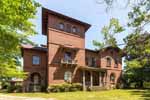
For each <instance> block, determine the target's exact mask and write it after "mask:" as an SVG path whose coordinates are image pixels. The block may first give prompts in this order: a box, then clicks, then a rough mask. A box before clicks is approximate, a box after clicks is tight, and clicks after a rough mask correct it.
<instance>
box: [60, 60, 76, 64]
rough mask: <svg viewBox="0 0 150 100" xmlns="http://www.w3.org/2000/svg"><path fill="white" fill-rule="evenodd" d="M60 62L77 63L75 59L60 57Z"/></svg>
mask: <svg viewBox="0 0 150 100" xmlns="http://www.w3.org/2000/svg"><path fill="white" fill-rule="evenodd" d="M61 64H71V65H76V64H77V60H73V59H61Z"/></svg>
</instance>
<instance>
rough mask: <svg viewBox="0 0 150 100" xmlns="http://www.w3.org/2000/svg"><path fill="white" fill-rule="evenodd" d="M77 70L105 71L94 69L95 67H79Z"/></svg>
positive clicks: (103, 70)
mask: <svg viewBox="0 0 150 100" xmlns="http://www.w3.org/2000/svg"><path fill="white" fill-rule="evenodd" d="M79 68H80V69H82V70H88V71H99V72H105V71H106V69H103V68H96V67H89V66H80V67H79Z"/></svg>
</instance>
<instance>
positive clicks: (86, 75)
mask: <svg viewBox="0 0 150 100" xmlns="http://www.w3.org/2000/svg"><path fill="white" fill-rule="evenodd" d="M89 28H90V25H89V24H87V23H85V22H81V21H79V20H76V19H73V18H71V17H68V16H65V15H62V14H59V13H57V12H54V11H51V10H48V9H45V8H42V34H43V35H46V36H47V45H45V46H44V45H42V46H41V47H33V46H28V45H24V46H22V56H23V59H24V71H25V72H28V77H27V79H26V80H24V88H25V91H39V90H40V89H41V87H43V86H45V87H46V86H48V85H51V84H60V83H64V82H73V83H81V84H82V85H83V89H84V90H85V89H86V87H87V86H90V87H91V88H92V87H94V86H98V87H108V88H111V87H112V86H113V87H115V86H116V85H117V84H118V83H119V82H120V77H121V73H122V56H121V54H120V53H121V49H119V48H117V47H106V48H104V49H103V50H99V51H94V50H88V49H85V33H86V31H87V30H88V29H89Z"/></svg>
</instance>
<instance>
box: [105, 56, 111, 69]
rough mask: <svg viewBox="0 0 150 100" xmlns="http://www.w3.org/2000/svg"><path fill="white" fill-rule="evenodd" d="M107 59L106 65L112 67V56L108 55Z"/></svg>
mask: <svg viewBox="0 0 150 100" xmlns="http://www.w3.org/2000/svg"><path fill="white" fill-rule="evenodd" d="M106 60H107V61H106V62H107V65H106V66H107V67H110V66H111V58H110V57H107V58H106Z"/></svg>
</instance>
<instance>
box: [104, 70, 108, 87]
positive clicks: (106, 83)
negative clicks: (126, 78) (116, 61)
mask: <svg viewBox="0 0 150 100" xmlns="http://www.w3.org/2000/svg"><path fill="white" fill-rule="evenodd" d="M107 85H108V82H107V72H105V86H106V87H107Z"/></svg>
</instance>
